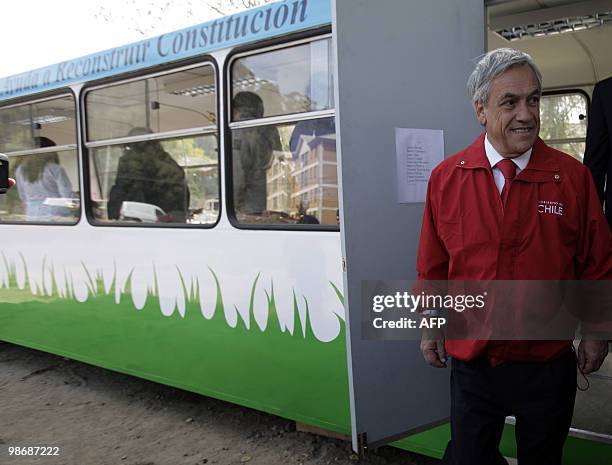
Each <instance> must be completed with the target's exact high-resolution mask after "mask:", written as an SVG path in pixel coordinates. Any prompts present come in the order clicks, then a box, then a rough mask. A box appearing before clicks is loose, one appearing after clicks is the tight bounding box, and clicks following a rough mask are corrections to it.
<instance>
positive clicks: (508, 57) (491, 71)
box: [467, 48, 542, 105]
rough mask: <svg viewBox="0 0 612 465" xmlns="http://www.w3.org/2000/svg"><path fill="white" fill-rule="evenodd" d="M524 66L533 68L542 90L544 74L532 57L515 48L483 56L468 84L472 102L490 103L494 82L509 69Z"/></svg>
mask: <svg viewBox="0 0 612 465" xmlns="http://www.w3.org/2000/svg"><path fill="white" fill-rule="evenodd" d="M523 65H528V66H530V67H531V69H532V70H533V73H534V74H535V76H536V78H537V80H538V84H539V86H540V89H542V73H541V72H540V70H539V69H538V67H537V66H536V64H535V63H534V61H533V59H532V58H531V56H530V55H528V54H526V53H524V52H521V51H520V50H515V49H513V48H498V49H496V50H492V51H490V52H489V53H487V54H486V55H483V56H482V58H480V60H479V61H478V63H477V64H476V68H474V71H472V74H470V77H469V78H468V82H467V90H468V93H469V95H470V98H471V99H472V102H474V103H476V102H478V101H480V102H481V103H482V104H483V105H486V104H487V102H488V101H489V93H490V91H491V83H492V82H493V80H494V79H495V78H496V77H497V76H499V75H500V74H502V73H503V72H505V71H506V70H507V69H508V68H511V67H512V66H523Z"/></svg>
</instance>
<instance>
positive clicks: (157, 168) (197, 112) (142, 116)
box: [85, 65, 219, 225]
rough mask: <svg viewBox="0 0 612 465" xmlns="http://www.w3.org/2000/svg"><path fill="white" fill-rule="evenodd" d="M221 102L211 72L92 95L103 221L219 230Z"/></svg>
mask: <svg viewBox="0 0 612 465" xmlns="http://www.w3.org/2000/svg"><path fill="white" fill-rule="evenodd" d="M215 97H216V91H215V84H214V70H213V68H212V66H209V65H205V66H199V67H197V68H191V69H187V70H184V71H179V72H171V73H167V74H163V75H159V76H155V77H148V78H143V79H140V80H136V81H130V82H127V83H121V84H114V85H110V86H108V87H103V88H97V89H93V90H91V91H89V92H87V94H86V97H85V102H86V114H87V127H88V130H87V134H88V137H90V138H89V139H88V141H87V142H86V145H87V147H88V150H89V154H90V156H89V174H90V176H89V178H90V183H89V184H90V192H89V198H90V200H91V207H92V214H93V217H94V219H95V221H96V222H99V223H107V224H122V223H142V224H151V223H154V224H197V225H206V224H209V225H210V224H214V223H216V221H217V218H218V216H219V173H218V165H219V162H218V150H217V145H218V143H217V137H218V136H217V127H216V114H215V107H216V103H215ZM97 139H103V140H101V141H99V140H97Z"/></svg>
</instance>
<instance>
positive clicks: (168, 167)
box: [107, 127, 190, 223]
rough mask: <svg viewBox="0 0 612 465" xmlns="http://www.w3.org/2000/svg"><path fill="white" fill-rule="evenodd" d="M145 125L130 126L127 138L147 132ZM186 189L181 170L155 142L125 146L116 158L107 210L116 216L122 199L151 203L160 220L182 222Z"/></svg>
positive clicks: (109, 216) (118, 213)
mask: <svg viewBox="0 0 612 465" xmlns="http://www.w3.org/2000/svg"><path fill="white" fill-rule="evenodd" d="M151 133H152V131H151V130H150V129H147V128H142V127H137V128H134V129H132V130H131V131H130V132H129V133H128V136H129V137H135V136H142V135H145V134H151ZM189 197H190V194H189V188H188V186H187V181H186V178H185V170H184V169H183V168H182V167H181V166H180V165H179V164H178V163H177V162H176V161H175V160H174V158H172V156H170V154H168V152H166V151H165V150H164V149H163V147H162V146H161V144H160V143H159V141H157V140H145V141H141V142H133V143H130V144H127V145H126V146H125V153H124V154H123V155H122V156H121V158H120V159H119V165H118V167H117V177H116V178H115V184H114V185H113V187H112V188H111V190H110V193H109V199H108V205H107V211H108V218H109V219H111V220H117V219H119V217H120V215H121V207H122V205H123V202H126V201H129V202H139V203H144V204H149V205H154V206H157V207H159V208H161V209H162V210H163V213H164V214H163V215H161V216H159V218H158V221H160V222H173V223H184V222H185V221H186V219H187V213H188V210H189Z"/></svg>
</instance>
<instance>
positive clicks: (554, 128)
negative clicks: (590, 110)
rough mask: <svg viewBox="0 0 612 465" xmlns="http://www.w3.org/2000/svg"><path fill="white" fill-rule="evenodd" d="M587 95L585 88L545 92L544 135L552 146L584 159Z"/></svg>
mask: <svg viewBox="0 0 612 465" xmlns="http://www.w3.org/2000/svg"><path fill="white" fill-rule="evenodd" d="M586 118H587V96H586V95H585V94H584V93H582V92H572V93H563V94H559V93H554V94H544V95H543V96H542V99H541V101H540V137H541V138H542V139H543V140H544V141H545V142H546V143H547V144H548V145H550V146H551V147H554V148H556V149H557V150H561V151H562V152H565V153H567V154H569V155H571V156H573V157H574V158H576V159H578V160H580V161H582V158H583V156H584V149H585V141H586V129H587V120H586Z"/></svg>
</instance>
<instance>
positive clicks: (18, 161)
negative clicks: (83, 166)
mask: <svg viewBox="0 0 612 465" xmlns="http://www.w3.org/2000/svg"><path fill="white" fill-rule="evenodd" d="M39 139H42V142H41V141H40V140H38V141H36V143H38V144H41V146H42V147H50V146H52V145H50V144H52V141H51V140H50V139H47V138H39ZM9 159H10V176H11V177H14V178H15V179H16V180H17V186H16V187H15V188H13V189H10V190H9V191H8V192H7V193H6V194H5V195H2V196H0V221H2V222H30V223H40V222H42V223H75V222H76V221H77V220H78V217H79V212H80V200H79V184H78V164H77V154H76V151H74V150H64V151H58V152H45V153H32V154H25V155H19V156H10V155H9Z"/></svg>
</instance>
